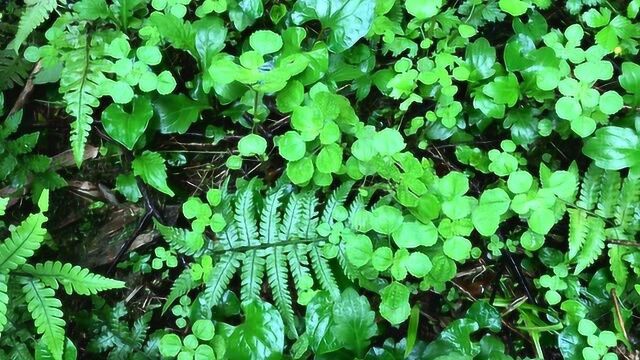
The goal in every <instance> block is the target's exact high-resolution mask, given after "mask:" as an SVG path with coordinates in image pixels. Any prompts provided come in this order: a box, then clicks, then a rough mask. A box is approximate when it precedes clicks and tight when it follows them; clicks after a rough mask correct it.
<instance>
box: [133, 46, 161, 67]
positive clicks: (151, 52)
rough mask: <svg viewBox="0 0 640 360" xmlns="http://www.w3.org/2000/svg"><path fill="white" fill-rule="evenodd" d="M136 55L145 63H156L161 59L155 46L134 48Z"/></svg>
mask: <svg viewBox="0 0 640 360" xmlns="http://www.w3.org/2000/svg"><path fill="white" fill-rule="evenodd" d="M125 56H126V54H125ZM136 56H137V57H138V59H140V61H142V62H143V63H145V64H147V65H158V64H160V62H161V61H162V54H161V53H160V49H159V48H158V47H157V46H140V47H139V48H137V49H136Z"/></svg>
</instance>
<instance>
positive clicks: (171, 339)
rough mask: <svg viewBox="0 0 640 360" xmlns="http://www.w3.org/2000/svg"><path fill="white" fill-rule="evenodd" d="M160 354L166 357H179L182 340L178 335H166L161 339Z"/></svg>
mask: <svg viewBox="0 0 640 360" xmlns="http://www.w3.org/2000/svg"><path fill="white" fill-rule="evenodd" d="M159 349H160V354H162V356H166V357H175V356H178V353H179V352H180V350H182V340H180V337H179V336H178V335H176V334H165V335H164V336H162V338H161V339H160V346H159Z"/></svg>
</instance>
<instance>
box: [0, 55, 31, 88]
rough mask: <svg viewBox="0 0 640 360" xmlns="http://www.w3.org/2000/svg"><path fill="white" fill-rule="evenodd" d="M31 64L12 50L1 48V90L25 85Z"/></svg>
mask: <svg viewBox="0 0 640 360" xmlns="http://www.w3.org/2000/svg"><path fill="white" fill-rule="evenodd" d="M30 66H31V65H30V64H29V63H28V62H27V61H25V60H24V59H23V57H22V56H19V55H17V54H16V53H15V52H13V51H11V50H0V90H6V89H9V88H11V87H12V86H13V85H14V84H16V85H20V86H22V85H24V81H25V79H26V78H27V77H28V76H29V68H30Z"/></svg>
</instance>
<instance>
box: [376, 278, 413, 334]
mask: <svg viewBox="0 0 640 360" xmlns="http://www.w3.org/2000/svg"><path fill="white" fill-rule="evenodd" d="M409 295H410V292H409V289H408V288H407V287H406V286H404V285H402V284H401V283H399V282H395V281H394V282H392V283H391V284H389V285H387V286H386V287H385V288H384V289H382V290H381V291H380V296H381V297H382V303H380V315H382V317H384V318H385V319H387V321H389V322H390V323H391V324H392V325H398V324H401V323H403V322H404V321H405V320H407V319H408V318H409V315H410V313H411V306H409Z"/></svg>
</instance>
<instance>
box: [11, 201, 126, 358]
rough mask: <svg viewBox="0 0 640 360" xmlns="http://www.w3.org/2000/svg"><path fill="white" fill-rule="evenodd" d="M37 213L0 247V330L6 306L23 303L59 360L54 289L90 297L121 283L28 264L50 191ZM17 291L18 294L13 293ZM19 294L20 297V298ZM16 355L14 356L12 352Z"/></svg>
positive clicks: (64, 267)
mask: <svg viewBox="0 0 640 360" xmlns="http://www.w3.org/2000/svg"><path fill="white" fill-rule="evenodd" d="M38 207H39V208H40V212H39V213H36V214H32V215H29V216H28V217H27V219H26V220H24V221H23V222H22V223H21V224H20V225H19V226H17V227H15V228H12V229H11V228H10V231H11V235H10V237H9V238H8V239H7V240H5V241H4V242H3V243H2V244H0V330H4V327H5V325H6V323H7V309H8V308H9V306H11V307H12V308H15V307H16V305H18V304H20V303H24V302H26V304H27V310H28V312H29V313H30V314H31V317H32V318H33V320H34V323H35V328H36V331H37V333H38V334H41V335H42V339H41V340H40V341H41V344H44V346H46V349H45V350H44V351H48V352H50V353H51V357H53V359H55V360H61V359H62V353H63V349H64V341H65V335H64V333H65V331H64V325H65V321H64V320H63V319H62V316H63V314H62V311H61V310H60V308H61V307H62V304H61V302H60V301H59V300H58V299H56V298H55V290H56V289H58V288H59V287H60V284H62V286H63V287H64V289H65V291H66V292H67V293H68V294H71V293H72V292H75V293H78V294H81V295H92V294H96V293H98V292H100V291H103V290H108V289H115V288H121V287H124V283H123V282H121V281H116V280H112V279H108V278H106V277H103V276H101V275H97V274H93V273H90V272H89V270H87V269H83V268H81V267H79V266H73V265H71V264H63V263H61V262H59V261H47V262H45V263H42V264H36V265H31V264H27V263H26V262H27V260H28V259H29V258H30V257H31V256H33V255H34V252H35V251H36V250H37V249H38V248H39V247H40V245H41V244H42V241H43V240H44V236H45V234H46V230H45V229H44V228H43V225H44V223H45V222H46V221H47V217H46V216H45V215H44V214H43V212H45V211H47V210H48V207H49V191H48V190H43V191H42V194H41V196H40V199H39V200H38ZM16 290H17V291H16ZM20 290H22V291H21V293H22V294H23V295H19V294H20ZM14 354H15V353H14Z"/></svg>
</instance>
